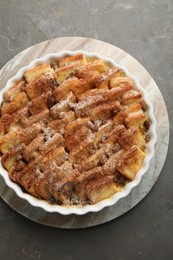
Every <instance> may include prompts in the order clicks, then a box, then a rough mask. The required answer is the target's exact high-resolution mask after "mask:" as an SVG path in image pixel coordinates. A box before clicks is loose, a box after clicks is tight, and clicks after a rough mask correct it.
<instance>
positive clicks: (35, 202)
mask: <svg viewBox="0 0 173 260" xmlns="http://www.w3.org/2000/svg"><path fill="white" fill-rule="evenodd" d="M79 53H83V54H84V55H86V56H87V57H93V56H94V57H98V58H101V59H103V60H104V61H107V62H110V63H111V64H112V65H113V66H116V67H118V68H120V69H122V70H123V71H124V72H125V73H126V75H127V76H128V77H129V78H131V79H133V80H134V82H135V85H136V87H137V89H139V90H140V91H141V92H142V95H143V98H144V100H145V101H146V103H147V106H148V110H147V113H148V116H149V118H150V121H151V126H150V129H149V133H150V136H151V140H150V142H149V145H148V154H147V156H146V157H145V160H144V163H143V167H142V168H141V169H140V170H139V172H138V173H137V175H136V177H135V179H134V180H133V181H132V182H130V183H128V184H127V185H126V186H125V188H124V189H123V190H122V191H121V192H117V193H115V194H114V195H112V196H111V197H110V198H108V199H105V200H102V201H100V202H98V203H97V204H94V205H86V206H77V207H74V206H73V207H72V206H69V207H66V206H59V205H51V204H49V203H48V202H47V201H44V200H40V199H37V198H35V197H33V196H32V195H30V194H27V193H24V192H23V191H22V190H21V188H20V186H18V184H16V183H14V182H12V181H11V180H10V178H9V175H8V172H7V171H6V170H5V169H4V168H3V166H2V164H1V162H0V175H1V176H2V177H3V178H4V180H5V182H6V184H7V186H8V187H9V188H11V189H13V190H14V191H15V193H16V194H17V196H18V197H20V198H21V199H25V200H26V201H28V202H29V203H30V204H31V205H32V206H34V207H40V208H42V209H43V210H45V211H46V212H56V213H60V214H62V215H70V214H76V215H84V214H86V213H88V212H98V211H100V210H102V209H103V208H105V207H108V206H112V205H115V204H116V203H117V201H118V200H119V199H121V198H123V197H126V196H127V195H128V194H129V193H130V192H131V190H132V189H133V188H134V187H136V186H137V185H138V184H139V183H140V181H141V178H142V176H143V175H144V174H145V173H146V172H147V171H148V169H149V163H150V160H151V159H152V157H153V155H154V146H155V143H156V140H157V135H156V119H155V117H154V114H153V106H152V104H151V103H150V101H149V99H148V97H147V93H146V91H145V90H144V89H143V88H142V87H141V86H140V84H139V82H138V80H137V79H136V77H134V76H132V75H131V74H130V73H129V72H128V70H127V69H126V68H125V67H124V66H120V65H118V64H116V62H114V61H113V60H112V59H110V58H103V57H102V56H101V55H99V54H97V53H88V52H85V51H83V50H78V51H66V50H64V51H61V52H59V53H49V54H47V55H45V56H44V57H41V58H37V59H34V60H33V61H32V62H31V63H30V64H29V65H27V66H25V67H23V68H21V69H20V70H19V71H18V73H17V74H16V75H15V76H14V77H12V78H11V79H9V80H8V82H7V84H6V86H5V88H3V89H2V90H1V92H0V104H1V102H2V100H3V93H4V92H5V91H6V90H7V89H8V88H9V87H10V86H11V85H12V84H13V83H14V82H16V81H17V80H20V79H21V78H22V77H23V75H24V73H25V71H27V70H28V69H31V68H34V67H35V66H37V65H39V64H42V63H50V62H51V61H53V60H56V59H59V58H61V57H64V56H67V55H70V56H73V55H75V54H79Z"/></svg>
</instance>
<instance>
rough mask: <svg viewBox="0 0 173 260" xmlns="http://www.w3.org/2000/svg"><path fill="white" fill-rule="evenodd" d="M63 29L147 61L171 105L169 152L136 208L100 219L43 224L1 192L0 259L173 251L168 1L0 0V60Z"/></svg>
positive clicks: (171, 20) (171, 6) (167, 255)
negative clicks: (73, 225)
mask: <svg viewBox="0 0 173 260" xmlns="http://www.w3.org/2000/svg"><path fill="white" fill-rule="evenodd" d="M63 36H83V37H89V38H95V39H99V40H102V41H106V42H108V43H111V44H113V45H115V46H117V47H119V48H121V49H123V50H125V51H126V52H128V53H130V54H131V55H132V56H134V57H135V58H136V59H137V60H138V61H139V62H140V63H141V64H143V65H144V67H145V68H146V69H147V70H148V71H149V73H150V74H151V76H152V77H153V78H154V80H155V81H156V83H157V85H158V87H159V89H160V90H161V92H162V95H163V97H164V100H165V103H166V106H167V109H168V113H169V120H170V133H171V134H170V146H169V151H168V155H167V160H166V162H165V165H164V167H163V170H162V172H161V175H160V177H159V179H158V181H157V182H156V184H155V185H154V187H153V189H152V190H151V191H150V193H149V194H148V195H147V196H146V197H145V198H144V199H143V200H142V201H141V202H140V203H139V204H138V205H137V206H136V207H135V208H133V209H132V210H131V211H129V212H128V213H126V214H125V215H123V216H121V217H119V218H117V219H115V220H113V221H111V222H108V223H106V224H103V225H100V226H97V227H92V228H88V229H81V230H65V229H57V228H51V227H47V226H43V225H40V224H38V223H35V222H33V221H31V220H28V219H27V218H25V217H23V216H21V215H19V214H18V213H16V212H15V211H14V210H12V209H11V208H10V207H9V206H8V205H7V204H6V203H5V202H4V201H3V200H2V199H0V234H1V236H0V259H2V260H8V259H19V260H20V259H60V260H78V259H79V260H80V259H84V260H85V259H99V260H102V259H111V260H112V259H117V260H126V259H128V260H129V259H158V260H162V259H163V260H164V259H166V260H167V259H173V188H172V183H173V170H172V168H173V167H172V165H173V164H172V157H173V138H172V132H173V131H172V127H173V126H172V122H173V108H172V100H173V77H172V75H173V1H172V0H165V1H162V0H150V1H149V0H146V1H142V0H129V1H120V0H118V1H117V0H116V1H115V0H114V1H111V0H107V1H102V0H100V1H99V0H96V1H92V0H89V1H85V0H83V1H82V0H81V1H79V0H62V1H57V0H30V1H25V0H0V68H1V67H3V65H4V64H5V63H6V62H7V61H8V60H9V59H11V58H13V57H14V56H15V55H16V54H17V53H19V52H20V51H22V50H24V49H25V48H28V47H30V46H31V45H33V44H36V43H38V42H41V41H44V40H47V39H51V38H55V37H63Z"/></svg>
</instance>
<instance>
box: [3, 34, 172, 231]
mask: <svg viewBox="0 0 173 260" xmlns="http://www.w3.org/2000/svg"><path fill="white" fill-rule="evenodd" d="M62 50H70V51H74V50H84V51H87V52H96V53H98V54H100V55H102V56H103V57H105V58H111V59H113V60H114V61H115V62H116V63H118V64H119V65H123V66H125V67H126V68H127V69H128V71H129V72H130V73H131V74H132V75H134V76H135V77H136V78H137V79H138V81H139V83H140V85H141V86H142V87H143V88H144V89H145V90H146V91H147V95H148V98H149V100H150V102H151V103H152V104H153V107H154V115H155V117H156V120H157V137H158V139H157V143H156V147H155V151H156V152H155V156H154V158H153V159H152V160H151V162H150V168H149V170H148V172H147V173H146V174H145V175H144V177H143V178H142V181H141V182H140V184H139V185H138V186H137V187H136V188H134V189H133V190H132V192H131V193H130V194H129V195H128V196H127V197H125V198H123V199H121V200H119V201H118V203H116V204H115V205H114V206H112V207H107V208H105V209H103V210H102V211H100V212H98V213H88V214H86V215H83V216H76V215H69V216H62V215H60V214H58V213H47V212H45V211H44V210H42V209H41V208H35V207H32V206H31V205H30V204H29V203H28V202H27V201H25V200H22V199H20V198H19V197H17V196H16V194H15V192H14V191H13V190H11V189H10V188H8V187H7V186H6V184H5V182H4V180H3V178H2V177H0V195H1V197H2V198H3V200H4V201H6V203H7V204H8V205H9V206H10V207H12V208H13V209H14V210H16V211H17V212H18V213H20V214H22V215H23V216H26V217H27V218H29V219H31V220H33V221H36V222H39V223H42V224H45V225H48V226H53V227H60V228H85V227H91V226H96V225H99V224H102V223H105V222H108V221H110V220H112V219H115V218H117V217H119V216H121V215H122V214H124V213H126V212H127V211H128V210H130V209H132V208H133V207H134V206H135V205H136V204H137V203H139V202H140V201H141V200H142V199H143V198H144V197H145V196H146V194H147V193H148V192H149V191H150V190H151V188H152V187H153V185H154V184H155V182H156V180H157V179H158V177H159V175H160V173H161V170H162V167H163V165H164V162H165V159H166V155H167V150H168V144H169V120H168V114H167V110H166V106H165V103H164V100H163V97H162V95H161V92H160V90H159V88H158V87H157V85H156V83H155V82H154V80H153V79H152V77H151V76H150V75H149V73H148V72H147V71H146V70H145V68H144V67H143V66H142V65H141V64H140V63H139V62H138V61H137V60H135V59H134V58H133V57H132V56H131V55H129V54H128V53H126V52H125V51H123V50H121V49H119V48H117V47H115V46H113V45H111V44H108V43H105V42H102V41H99V40H94V39H88V38H82V37H63V38H56V39H52V40H48V41H45V42H41V43H39V44H37V45H34V46H32V47H30V48H28V49H26V50H24V51H23V52H21V53H19V54H18V55H16V56H15V57H14V58H13V59H11V60H10V61H9V62H8V63H7V64H6V65H5V66H4V67H3V68H2V69H1V71H0V89H2V88H3V87H5V85H6V83H7V81H8V79H9V78H11V77H13V76H14V75H15V74H16V73H17V71H18V70H19V69H20V68H21V67H23V66H26V65H28V64H29V63H30V62H31V61H32V60H33V59H35V58H38V57H42V56H44V55H46V54H48V53H52V52H59V51H62Z"/></svg>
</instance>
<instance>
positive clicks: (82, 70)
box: [0, 53, 150, 206]
mask: <svg viewBox="0 0 173 260" xmlns="http://www.w3.org/2000/svg"><path fill="white" fill-rule="evenodd" d="M149 127H150V120H149V118H148V114H147V105H146V103H145V101H144V99H143V96H142V93H141V92H140V91H139V90H138V88H137V87H136V85H135V82H134V80H133V79H131V78H130V77H128V76H127V75H126V73H125V72H124V71H123V70H122V69H120V68H118V67H115V66H113V65H112V64H111V63H109V62H107V61H105V60H103V59H101V58H97V57H92V58H91V57H87V56H85V55H84V54H83V53H80V54H76V55H74V56H65V57H62V58H59V59H58V60H54V61H53V62H52V63H47V64H39V65H37V66H36V67H34V68H32V69H28V70H27V71H25V73H24V75H23V78H21V80H19V81H17V82H15V83H14V84H13V85H12V86H11V87H10V88H9V89H8V90H6V91H5V92H4V94H3V102H2V104H1V119H0V152H1V155H2V158H1V162H2V165H3V167H4V168H5V169H6V170H7V171H8V174H9V177H10V179H11V180H12V181H13V182H15V183H17V184H18V185H20V187H21V188H22V190H23V191H24V192H27V193H29V194H31V195H32V196H34V197H36V198H38V199H41V200H46V201H48V202H49V203H50V204H58V205H62V206H77V205H88V204H96V203H98V202H99V201H102V200H104V199H107V198H109V197H111V196H112V195H113V194H115V193H117V192H120V191H122V190H123V189H124V187H125V186H126V185H127V183H129V182H132V181H133V180H134V179H135V177H136V174H137V173H138V172H139V170H140V169H141V168H142V166H143V162H144V159H145V157H146V155H147V146H148V142H149V141H150V135H149Z"/></svg>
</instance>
